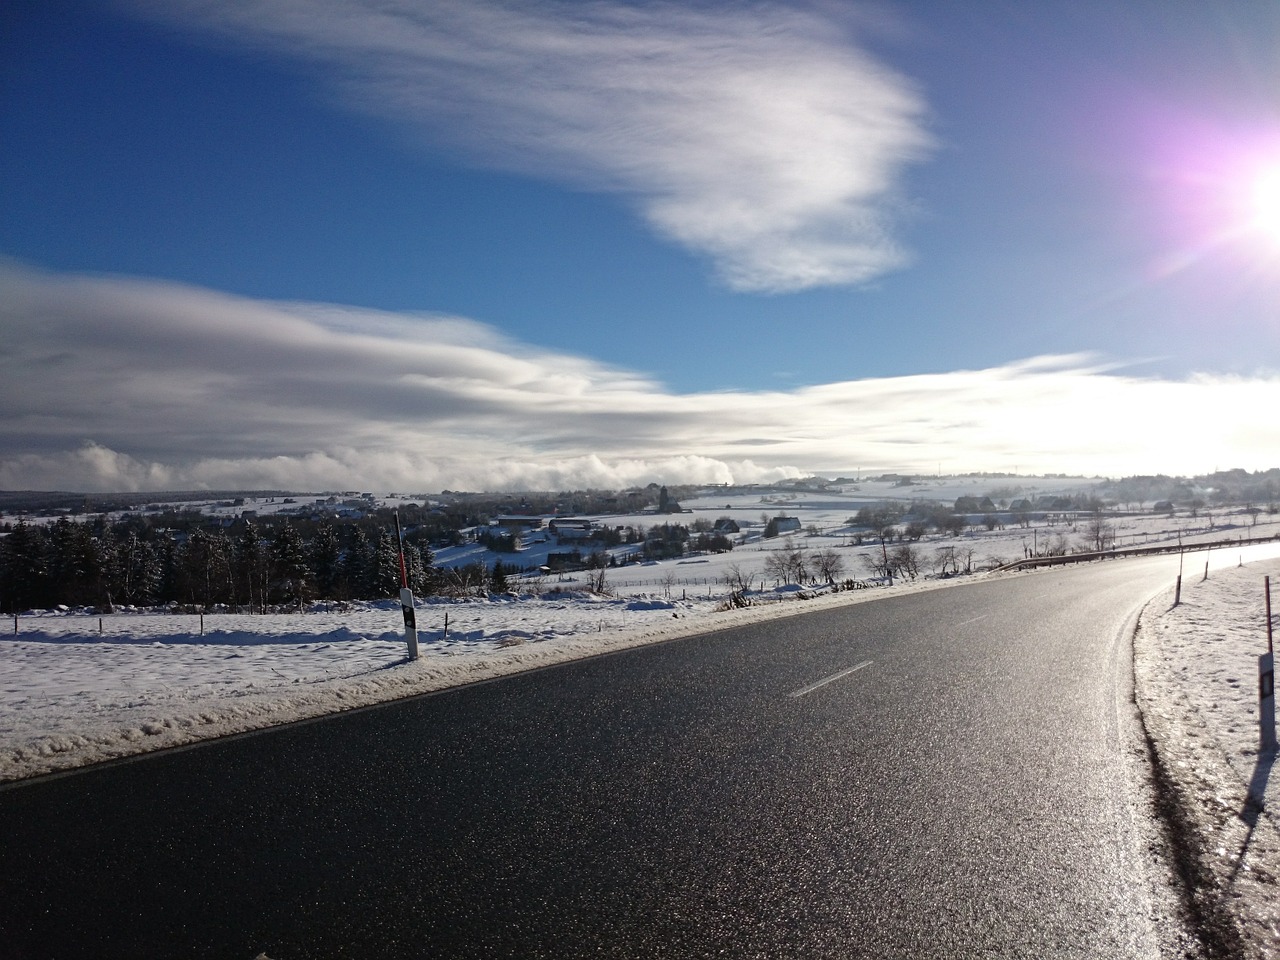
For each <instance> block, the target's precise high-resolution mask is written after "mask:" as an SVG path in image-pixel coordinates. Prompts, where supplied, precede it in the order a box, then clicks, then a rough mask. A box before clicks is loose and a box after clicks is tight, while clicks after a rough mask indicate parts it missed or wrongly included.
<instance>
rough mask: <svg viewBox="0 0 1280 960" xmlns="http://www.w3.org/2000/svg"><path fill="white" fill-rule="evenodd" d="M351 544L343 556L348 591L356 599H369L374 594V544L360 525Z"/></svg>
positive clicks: (352, 537)
mask: <svg viewBox="0 0 1280 960" xmlns="http://www.w3.org/2000/svg"><path fill="white" fill-rule="evenodd" d="M354 529H355V532H354V533H353V534H352V535H351V544H350V546H348V547H347V552H346V556H344V557H343V561H342V567H343V573H344V574H345V576H346V580H347V592H348V594H349V595H350V596H351V597H352V598H354V599H356V600H367V599H369V598H370V597H372V596H373V595H374V586H373V545H372V544H371V543H370V542H369V537H368V535H367V534H366V533H365V532H364V530H363V529H361V528H360V527H355V528H354Z"/></svg>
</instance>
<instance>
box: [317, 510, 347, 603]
mask: <svg viewBox="0 0 1280 960" xmlns="http://www.w3.org/2000/svg"><path fill="white" fill-rule="evenodd" d="M311 570H312V572H313V573H314V574H315V585H316V593H317V595H319V596H320V597H321V598H323V599H326V600H332V599H334V598H336V597H337V596H338V592H339V589H340V584H341V580H342V544H341V543H339V541H338V534H337V533H336V532H335V531H334V529H333V525H332V524H328V523H322V524H320V527H319V528H318V529H317V530H316V533H315V536H314V537H312V538H311Z"/></svg>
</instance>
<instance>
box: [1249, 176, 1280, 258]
mask: <svg viewBox="0 0 1280 960" xmlns="http://www.w3.org/2000/svg"><path fill="white" fill-rule="evenodd" d="M1250 206H1251V207H1252V209H1253V225H1254V227H1255V228H1256V229H1257V230H1258V231H1259V232H1260V233H1262V234H1263V235H1264V236H1266V237H1268V238H1270V239H1271V240H1272V241H1273V242H1274V243H1275V244H1276V245H1277V246H1280V165H1277V166H1275V167H1272V168H1271V169H1269V170H1265V171H1263V172H1262V173H1261V174H1259V175H1258V176H1257V177H1256V178H1255V179H1254V182H1253V195H1252V197H1251V198H1250Z"/></svg>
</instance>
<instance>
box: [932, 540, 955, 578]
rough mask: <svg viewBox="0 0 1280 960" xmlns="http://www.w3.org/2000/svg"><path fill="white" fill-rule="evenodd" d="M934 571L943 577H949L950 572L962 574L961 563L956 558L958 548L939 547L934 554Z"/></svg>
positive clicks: (949, 546) (950, 546)
mask: <svg viewBox="0 0 1280 960" xmlns="http://www.w3.org/2000/svg"><path fill="white" fill-rule="evenodd" d="M933 569H934V571H935V572H936V573H939V574H941V575H942V576H944V577H945V576H947V574H948V571H950V573H952V574H956V573H959V572H960V561H959V558H958V557H957V556H956V548H955V547H954V546H952V545H948V546H945V547H938V549H937V550H935V551H934V552H933Z"/></svg>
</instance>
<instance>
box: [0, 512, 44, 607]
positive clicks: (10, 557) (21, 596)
mask: <svg viewBox="0 0 1280 960" xmlns="http://www.w3.org/2000/svg"><path fill="white" fill-rule="evenodd" d="M47 575H48V566H47V543H46V537H45V533H44V531H43V530H42V529H41V528H40V527H35V526H31V525H30V524H28V523H27V521H26V520H19V521H18V525H17V526H16V527H14V528H13V531H12V532H11V533H10V534H9V535H8V536H7V537H4V538H3V539H0V601H3V604H4V609H5V611H6V612H8V613H18V612H19V611H21V610H30V609H33V608H35V607H41V606H44V605H46V603H47V602H48V601H47V597H48V576H47Z"/></svg>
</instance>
